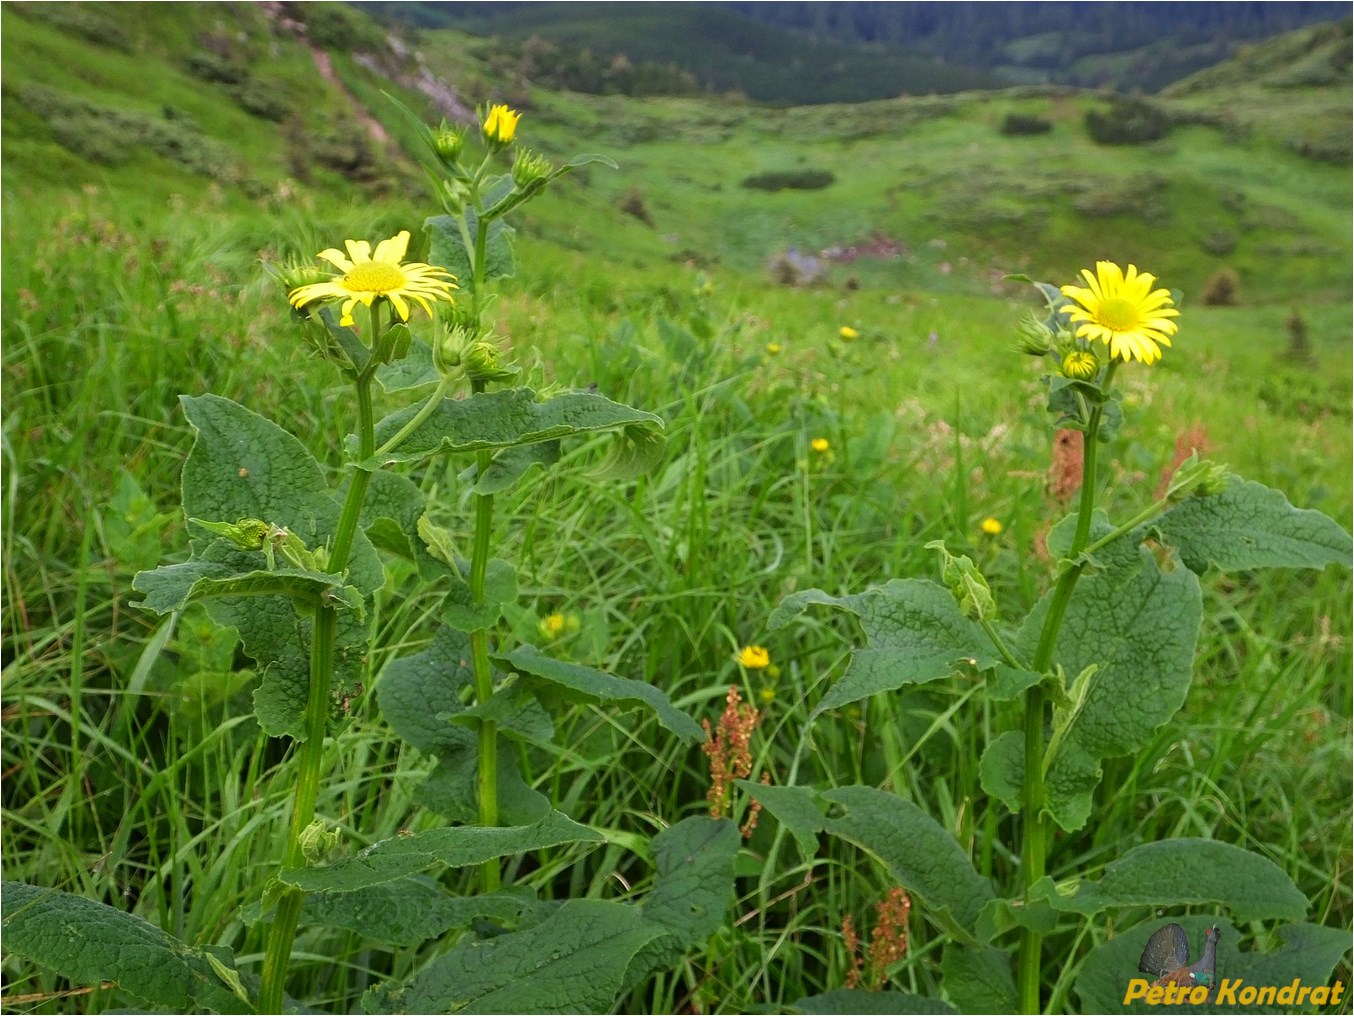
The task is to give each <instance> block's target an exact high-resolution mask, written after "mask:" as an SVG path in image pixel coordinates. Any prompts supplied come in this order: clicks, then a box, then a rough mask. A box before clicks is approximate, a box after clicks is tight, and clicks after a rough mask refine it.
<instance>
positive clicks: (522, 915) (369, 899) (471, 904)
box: [301, 875, 554, 947]
mask: <svg viewBox="0 0 1354 1016" xmlns="http://www.w3.org/2000/svg"><path fill="white" fill-rule="evenodd" d="M552 909H554V905H553V904H546V903H541V902H540V901H539V900H537V899H536V895H535V893H533V892H531V891H530V890H529V889H525V888H522V887H516V888H510V889H503V890H500V891H499V892H495V893H485V894H482V895H478V896H453V895H452V894H451V893H449V892H447V890H446V889H444V888H442V886H440V885H438V883H437V882H436V881H435V880H434V879H431V878H428V877H426V876H423V875H408V876H405V877H404V878H398V879H395V880H394V881H393V882H386V883H384V884H382V885H373V886H366V887H365V888H362V889H355V890H353V891H352V892H338V893H312V894H310V895H309V896H307V897H306V900H305V909H304V910H303V911H302V918H301V920H302V922H303V923H304V924H305V925H307V926H313V925H319V926H321V927H325V928H343V929H346V930H347V931H351V932H354V933H356V934H358V935H361V936H362V937H363V938H368V939H372V940H374V941H376V942H381V943H383V944H386V945H393V946H400V947H409V946H414V945H417V944H418V943H420V942H426V941H427V940H428V939H430V938H437V937H438V936H439V935H444V934H446V933H447V932H448V931H454V930H459V929H461V928H466V927H469V926H470V924H471V923H472V922H473V921H475V920H477V919H489V920H492V921H497V922H501V923H504V924H508V925H515V924H517V923H519V922H521V921H523V920H527V921H530V922H531V923H535V922H537V921H539V920H540V919H541V918H543V917H544V916H545V915H546V914H547V913H549V911H551V910H552Z"/></svg>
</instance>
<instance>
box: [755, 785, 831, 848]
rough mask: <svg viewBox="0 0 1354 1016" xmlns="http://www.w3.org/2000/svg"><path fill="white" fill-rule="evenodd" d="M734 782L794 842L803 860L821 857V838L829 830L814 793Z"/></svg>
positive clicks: (806, 788)
mask: <svg viewBox="0 0 1354 1016" xmlns="http://www.w3.org/2000/svg"><path fill="white" fill-rule="evenodd" d="M735 782H736V783H737V784H738V786H739V787H740V788H742V789H743V790H744V791H746V792H747V793H748V794H750V795H751V796H752V797H753V799H754V800H756V801H758V802H760V803H761V805H762V807H764V808H765V809H766V810H767V812H768V813H769V814H770V815H772V816H773V817H774V818H775V820H776V821H777V822H779V823H780V824H781V825H783V826H784V827H785V828H786V830H787V831H788V832H789V833H790V835H791V836H793V837H794V838H795V843H796V844H798V845H799V852H800V853H801V854H802V855H803V856H804V860H806V861H807V860H809V859H810V858H812V857H813V856H814V855H816V854H817V853H818V834H819V833H820V832H822V831H823V830H824V829H826V828H827V816H826V814H825V811H826V806H825V805H824V803H823V800H822V798H821V797H819V795H818V794H817V793H816V792H815V791H813V790H811V789H810V788H808V787H774V786H770V785H768V784H764V783H756V782H754V781H752V780H737V781H735Z"/></svg>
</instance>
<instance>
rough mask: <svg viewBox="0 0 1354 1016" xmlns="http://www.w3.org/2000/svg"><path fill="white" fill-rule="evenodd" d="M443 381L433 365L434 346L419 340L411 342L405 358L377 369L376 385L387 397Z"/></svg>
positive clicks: (384, 364)
mask: <svg viewBox="0 0 1354 1016" xmlns="http://www.w3.org/2000/svg"><path fill="white" fill-rule="evenodd" d="M441 379H442V375H441V374H439V373H438V372H437V367H436V366H435V365H434V364H433V349H432V346H430V345H428V344H427V343H426V342H424V341H423V340H422V339H417V338H416V339H411V340H410V341H409V350H408V352H406V353H405V355H404V357H403V358H401V359H399V360H396V361H395V362H394V363H383V364H381V366H379V367H377V368H376V383H377V384H379V385H380V386H381V390H382V391H384V392H385V393H386V394H387V395H389V394H393V393H395V392H407V391H411V390H413V389H415V388H422V387H424V386H425V385H432V384H436V383H437V382H438V381H440V380H441Z"/></svg>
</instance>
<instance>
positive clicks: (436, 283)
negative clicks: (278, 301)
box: [289, 229, 457, 326]
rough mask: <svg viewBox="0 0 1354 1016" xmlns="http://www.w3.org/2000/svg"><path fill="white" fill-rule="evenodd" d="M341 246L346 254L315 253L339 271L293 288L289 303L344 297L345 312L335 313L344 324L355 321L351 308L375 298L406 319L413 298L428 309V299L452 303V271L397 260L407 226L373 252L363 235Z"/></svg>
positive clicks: (331, 250)
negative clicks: (386, 302) (323, 278)
mask: <svg viewBox="0 0 1354 1016" xmlns="http://www.w3.org/2000/svg"><path fill="white" fill-rule="evenodd" d="M344 246H345V247H347V248H348V256H347V257H344V256H343V253H342V252H341V251H338V250H335V249H334V248H333V247H330V248H329V249H328V250H322V251H320V253H319V254H317V255H316V257H320V258H323V259H324V260H325V261H328V262H329V263H330V264H331V265H333V266H334V267H335V268H337V269H338V270H339V271H341V272H342V273H343V274H342V275H340V276H338V277H336V278H333V279H330V280H329V281H328V282H316V283H312V284H311V285H309V286H300V287H299V288H297V289H293V290H292V291H291V296H290V297H289V299H290V300H291V305H292V306H293V307H295V308H296V309H297V310H300V309H301V308H302V307H304V306H305V305H306V304H309V303H315V302H317V301H321V300H342V301H343V316H342V317H340V318H339V324H341V325H345V326H346V325H351V324H352V323H353V308H354V307H356V306H357V305H358V304H359V303H360V304H362V305H363V306H366V307H370V306H371V305H372V303H373V301H375V300H378V299H380V300H388V301H390V305H391V306H392V307H394V308H395V313H396V314H398V315H399V318H400V320H401V321H408V320H409V304H408V302H407V301H408V300H413V301H414V302H416V303H417V304H418V305H419V306H420V307H422V308H423V309H424V310H426V311H427V312H428V313H429V314H431V313H432V310H433V309H432V305H431V304H430V303H429V301H430V300H446V301H447V302H448V303H452V302H453V301H452V297H451V291H452V290H453V289H455V288H457V287H456V284H455V281H454V280H455V278H456V276H454V275H452V274H451V273H450V272H448V271H446V269H443V268H435V267H434V266H432V265H425V264H421V263H419V262H409V263H408V264H401V263H400V259H401V258H403V257H404V252H405V251H406V250H408V249H409V230H407V229H405V230H401V231H400V232H399V233H398V234H396V235H395V236H392V237H391V238H390V239H389V240H382V241H381V242H380V243H378V244H377V245H376V253H375V254H373V253H372V252H371V244H369V243H367V241H366V240H345V241H344Z"/></svg>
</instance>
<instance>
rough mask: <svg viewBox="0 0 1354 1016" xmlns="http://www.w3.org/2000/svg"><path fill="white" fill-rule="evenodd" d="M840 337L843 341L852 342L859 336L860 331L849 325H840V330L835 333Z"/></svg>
mask: <svg viewBox="0 0 1354 1016" xmlns="http://www.w3.org/2000/svg"><path fill="white" fill-rule="evenodd" d="M837 334H838V335H840V336H841V337H842V341H843V342H854V341H855V340H856V339H858V338H860V332H858V331H856V330H855V329H854V328H852V327H851V326H850V325H842V330H841V331H840V332H838V333H837Z"/></svg>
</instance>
